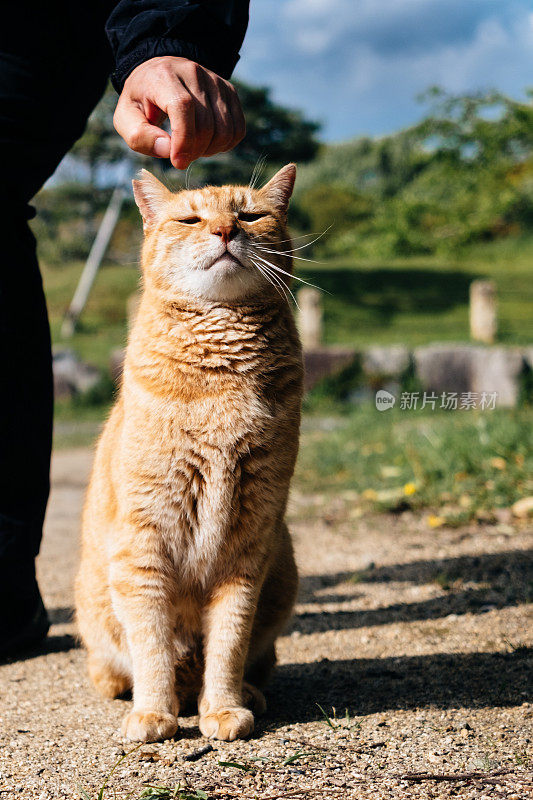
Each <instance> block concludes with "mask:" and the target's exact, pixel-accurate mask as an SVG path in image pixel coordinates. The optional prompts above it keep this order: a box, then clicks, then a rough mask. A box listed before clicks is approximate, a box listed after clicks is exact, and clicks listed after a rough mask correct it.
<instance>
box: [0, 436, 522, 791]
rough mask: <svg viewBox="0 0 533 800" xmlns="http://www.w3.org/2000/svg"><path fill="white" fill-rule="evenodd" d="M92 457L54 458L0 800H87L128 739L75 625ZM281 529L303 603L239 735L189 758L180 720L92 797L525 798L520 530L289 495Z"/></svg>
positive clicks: (1, 736)
mask: <svg viewBox="0 0 533 800" xmlns="http://www.w3.org/2000/svg"><path fill="white" fill-rule="evenodd" d="M90 458H91V456H90V452H89V451H87V450H73V451H63V452H59V453H57V454H56V455H55V460H54V469H53V492H52V499H51V504H50V510H49V514H48V519H47V526H46V533H45V537H44V542H43V547H42V553H41V556H40V559H39V561H40V563H39V571H40V581H41V586H42V589H43V593H44V596H45V601H46V604H47V606H48V608H49V609H50V613H51V618H52V622H53V625H52V628H51V632H50V636H49V638H48V641H47V643H46V645H45V646H44V647H43V648H41V650H39V651H38V652H33V653H30V654H29V655H28V656H27V657H26V658H25V659H24V660H16V661H12V662H10V663H6V664H4V665H2V666H1V667H0V687H1V692H2V700H1V706H0V714H1V730H0V799H1V798H4V797H6V798H16V797H22V798H24V800H34V799H37V798H38V799H39V800H49V798H50V799H51V798H53V800H56V798H69V800H71V799H72V798H79V797H81V796H84V797H85V798H87V797H89V798H90V799H91V800H93V798H96V797H97V794H98V789H99V787H100V786H101V785H102V784H103V782H104V780H105V778H106V776H107V775H108V774H109V772H110V771H111V769H112V767H113V765H114V764H115V763H116V761H117V759H118V758H119V757H120V755H121V754H123V753H124V752H126V751H128V750H130V749H131V747H132V746H131V745H129V744H127V743H126V742H124V741H123V740H122V739H121V738H120V736H119V734H118V733H117V729H118V726H119V722H120V719H121V717H122V716H123V714H124V712H125V711H126V710H127V709H128V707H129V703H128V702H127V701H119V700H116V701H106V700H102V699H100V698H99V697H98V696H97V695H96V694H95V693H94V691H93V689H92V688H91V686H90V685H89V683H88V680H87V676H86V672H85V655H84V652H83V650H81V649H79V648H78V646H77V644H76V639H75V628H74V625H73V623H72V622H71V615H72V581H73V574H74V571H75V568H76V560H77V540H78V525H79V513H80V507H81V502H82V496H83V490H84V486H85V483H86V480H87V474H88V470H89V466H90ZM352 505H353V504H352ZM290 521H291V528H292V531H293V534H294V539H295V545H296V551H297V558H298V562H299V566H300V571H301V591H300V597H299V603H298V606H297V609H296V615H295V617H294V620H293V623H292V625H291V627H290V629H289V631H288V632H287V634H286V635H285V636H283V637H282V638H281V640H280V641H279V667H278V669H277V672H276V675H275V677H274V679H273V681H272V683H271V685H270V687H269V691H268V695H267V699H268V701H269V709H268V711H267V713H266V715H265V716H264V717H263V718H262V719H260V720H258V722H257V727H256V731H255V734H254V736H253V738H251V739H250V740H248V741H245V742H234V743H220V742H214V743H213V749H212V750H210V751H209V752H207V753H204V754H203V755H201V753H202V751H200V752H198V751H199V748H201V747H203V746H205V745H206V744H207V742H206V740H205V739H203V738H202V737H201V735H200V734H199V731H198V728H197V718H196V717H194V716H192V717H186V718H183V719H180V723H181V727H180V730H179V732H178V735H177V736H176V738H175V739H174V740H173V741H170V742H165V743H161V744H151V745H143V746H142V747H141V748H139V749H138V750H136V751H135V752H133V753H132V754H131V755H130V756H129V757H128V758H126V759H125V760H124V761H123V762H122V763H121V764H120V765H119V766H118V767H117V769H116V771H115V773H114V775H113V776H112V778H111V780H110V784H109V787H110V788H109V790H108V791H109V794H108V793H107V791H106V794H105V795H104V796H105V797H106V798H107V797H113V796H114V795H113V789H114V790H115V791H116V794H117V797H120V798H122V797H123V796H125V795H126V794H127V792H130V791H133V794H132V797H133V798H135V800H136V799H137V798H138V797H139V795H140V794H141V792H142V791H143V788H145V787H146V784H159V785H168V786H175V785H177V784H178V783H179V782H181V786H182V787H184V786H189V787H191V790H192V789H195V790H203V791H205V792H206V793H207V794H208V796H209V798H236V797H245V798H260V799H262V798H270V800H274V798H278V797H279V798H284V797H295V798H300V797H306V798H307V797H309V798H312V797H325V798H336V797H339V798H352V797H353V798H369V800H370V799H372V800H374V799H375V798H399V797H413V798H426V797H437V798H441V797H442V798H444V797H452V796H453V797H460V798H485V797H486V798H493V797H494V798H502V797H503V798H508V800H512V798H515V799H516V798H525V797H528V796H531V792H532V790H533V774H532V763H533V698H532V674H533V671H532V666H533V661H532V650H531V645H532V641H533V630H532V629H533V625H532V616H533V615H532V606H531V605H527V601H528V599H529V600H531V598H532V595H533V584H532V551H531V550H529V551H528V548H531V545H532V541H533V539H532V536H531V533H532V531H531V528H530V527H529V528H528V527H527V525H525V524H524V523H522V524H520V525H518V524H517V525H511V524H509V523H505V524H503V523H502V524H499V525H490V526H488V525H486V526H480V525H472V526H469V527H463V528H455V529H447V528H438V529H435V530H430V529H429V528H428V526H427V523H426V522H425V521H424V519H423V518H422V517H420V516H415V515H413V514H402V515H398V516H392V515H391V516H383V515H382V516H375V517H372V518H369V517H363V518H356V515H355V514H354V513H353V508H352V506H351V505H350V497H349V495H346V496H345V497H341V498H337V499H336V500H335V501H327V499H325V498H321V497H304V496H301V495H298V494H297V493H295V494H294V495H293V498H292V500H291V511H290ZM317 704H319V705H320V706H322V708H323V709H324V712H325V714H326V715H327V717H328V719H329V723H328V721H327V720H326V718H325V717H324V716H323V715H322V712H321V710H320V709H319V707H318V705H317ZM191 754H192V757H193V759H195V758H196V760H191V759H190V757H191ZM220 762H225V765H224V764H220ZM465 775H466V776H468V775H470V777H465ZM430 776H433V777H430ZM439 776H441V777H442V776H445V778H446V779H445V780H439V779H438V778H439ZM461 776H463V777H461ZM453 777H455V778H459V779H457V780H452V778H453ZM81 789H84V790H85V791H86V792H87V794H86V795H83V794H82V793H81Z"/></svg>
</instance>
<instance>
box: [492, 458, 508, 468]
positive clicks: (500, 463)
mask: <svg viewBox="0 0 533 800" xmlns="http://www.w3.org/2000/svg"><path fill="white" fill-rule="evenodd" d="M490 465H491V467H494V469H505V467H506V466H507V462H506V460H505V458H501V457H500V456H495V457H494V458H491V460H490Z"/></svg>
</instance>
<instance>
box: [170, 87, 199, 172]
mask: <svg viewBox="0 0 533 800" xmlns="http://www.w3.org/2000/svg"><path fill="white" fill-rule="evenodd" d="M180 86H181V88H177V89H176V91H175V92H173V96H172V98H171V99H170V100H169V101H168V102H167V103H166V107H165V108H163V110H164V111H165V113H166V115H167V117H168V119H169V121H170V128H171V131H172V135H171V141H170V160H171V162H172V165H173V166H174V167H176V169H186V168H187V167H188V166H189V164H190V163H191V161H194V159H195V158H197V156H198V153H196V146H195V134H196V125H195V109H194V104H195V100H194V98H193V97H192V95H191V94H189V92H188V91H187V89H186V88H185V87H184V86H183V85H182V84H180Z"/></svg>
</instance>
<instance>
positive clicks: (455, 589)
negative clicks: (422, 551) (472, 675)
mask: <svg viewBox="0 0 533 800" xmlns="http://www.w3.org/2000/svg"><path fill="white" fill-rule="evenodd" d="M390 582H407V583H414V584H431V583H434V584H435V585H438V586H440V587H441V588H442V589H443V594H441V595H440V596H439V597H434V598H431V599H429V600H423V601H420V602H416V603H396V604H394V605H390V606H382V607H380V608H375V609H363V610H355V611H344V610H338V611H332V612H327V611H319V612H306V611H303V612H301V613H300V614H298V616H297V617H295V618H294V619H293V621H292V624H291V628H290V630H292V631H299V632H300V633H315V632H323V631H327V630H344V629H349V628H360V627H370V626H374V625H388V624H390V623H393V622H413V621H415V620H428V619H439V618H442V617H447V616H448V615H449V614H466V613H469V614H479V613H484V612H486V611H489V610H491V609H492V608H504V607H506V606H516V605H519V604H521V603H527V602H529V601H530V600H531V599H533V550H529V551H527V550H526V551H524V550H509V551H507V552H502V553H494V554H485V555H479V556H460V557H458V558H446V559H435V560H427V561H414V562H411V563H408V564H394V565H390V566H386V567H372V568H369V569H366V570H363V571H361V572H356V573H353V572H340V573H337V574H334V575H311V576H308V577H304V578H302V579H301V582H300V584H301V585H300V598H301V599H300V603H301V604H302V605H304V606H305V604H306V603H340V602H343V601H347V600H353V599H354V597H357V596H358V595H360V592H358V593H357V594H354V593H353V592H350V593H348V592H346V591H343V590H342V588H340V591H339V592H335V591H334V589H335V587H337V586H338V587H342V585H343V584H346V583H355V584H357V585H358V586H359V585H360V586H363V585H364V584H365V583H372V584H374V583H383V584H388V583H390ZM465 584H466V585H465ZM328 589H330V590H333V591H331V592H329V593H327V592H325V591H324V590H328ZM386 594H387V591H386V587H384V596H385V597H386Z"/></svg>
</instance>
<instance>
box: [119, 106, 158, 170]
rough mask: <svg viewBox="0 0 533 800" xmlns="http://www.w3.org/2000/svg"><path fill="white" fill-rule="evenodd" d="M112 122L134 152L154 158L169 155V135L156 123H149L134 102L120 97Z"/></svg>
mask: <svg viewBox="0 0 533 800" xmlns="http://www.w3.org/2000/svg"><path fill="white" fill-rule="evenodd" d="M113 124H114V126H115V130H116V131H117V133H119V134H120V136H122V138H123V139H124V141H125V142H126V144H127V145H128V147H129V148H131V149H132V150H135V152H136V153H142V154H143V155H145V156H155V157H156V158H169V157H170V136H169V135H168V133H166V131H164V130H163V129H162V128H158V127H157V125H151V124H150V123H149V122H148V120H147V119H146V116H145V114H144V112H143V110H142V109H141V108H140V107H139V106H138V105H137V104H136V103H134V102H132V101H130V100H126V99H124V98H120V100H119V102H118V104H117V107H116V110H115V115H114V117H113Z"/></svg>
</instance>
